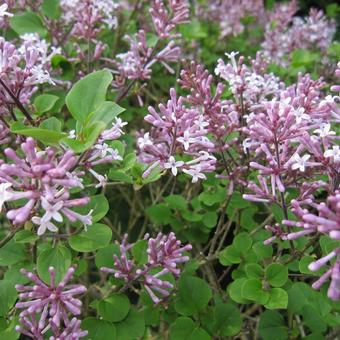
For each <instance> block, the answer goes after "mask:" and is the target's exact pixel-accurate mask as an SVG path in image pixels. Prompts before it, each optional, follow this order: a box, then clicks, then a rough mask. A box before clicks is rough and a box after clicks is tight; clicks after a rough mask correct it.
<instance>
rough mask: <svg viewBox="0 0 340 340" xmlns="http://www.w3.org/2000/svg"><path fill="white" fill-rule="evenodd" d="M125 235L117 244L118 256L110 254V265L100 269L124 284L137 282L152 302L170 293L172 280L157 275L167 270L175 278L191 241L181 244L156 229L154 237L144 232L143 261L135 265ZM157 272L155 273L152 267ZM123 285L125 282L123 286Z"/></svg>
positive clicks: (165, 272)
mask: <svg viewBox="0 0 340 340" xmlns="http://www.w3.org/2000/svg"><path fill="white" fill-rule="evenodd" d="M127 237H128V235H125V236H124V238H123V241H122V243H121V244H120V256H117V255H114V256H113V259H114V268H106V267H103V268H101V271H103V272H106V273H110V274H114V276H115V278H117V279H122V280H123V281H124V282H125V284H126V285H129V284H132V283H133V282H139V283H140V284H141V285H142V286H143V287H144V288H145V290H146V291H147V292H148V294H149V295H150V297H151V299H152V300H153V302H154V303H155V304H158V303H160V302H162V301H163V300H165V299H166V298H168V297H169V296H170V291H171V289H173V288H174V286H173V284H172V283H170V282H169V281H166V280H165V279H162V278H161V277H162V276H163V275H166V274H168V273H171V274H172V275H173V276H174V277H175V278H178V277H179V276H180V274H181V270H180V268H179V267H178V264H180V263H184V262H187V261H189V257H188V256H185V255H183V253H184V252H186V251H190V250H191V249H192V247H191V245H189V244H188V245H186V246H182V245H181V241H179V240H177V238H176V236H175V234H174V233H170V234H169V235H164V234H162V233H159V234H158V235H157V237H156V238H155V239H153V238H149V236H148V235H146V236H145V238H144V239H145V240H148V247H147V250H146V252H147V254H148V260H147V263H146V264H144V265H143V266H137V265H136V263H135V262H134V260H133V259H131V254H130V251H131V248H132V247H133V244H129V243H128V241H127ZM156 269H157V270H159V271H157V273H155V270H156ZM126 287H127V286H126Z"/></svg>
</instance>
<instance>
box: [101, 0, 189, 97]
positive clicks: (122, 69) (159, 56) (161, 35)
mask: <svg viewBox="0 0 340 340" xmlns="http://www.w3.org/2000/svg"><path fill="white" fill-rule="evenodd" d="M150 15H151V18H152V22H153V26H154V30H155V32H156V34H157V41H156V42H155V44H154V45H153V46H152V47H151V46H149V44H148V43H147V39H146V31H145V30H144V29H141V30H139V31H138V32H137V33H136V34H135V35H134V36H127V37H126V40H127V41H128V43H129V45H130V49H129V51H128V52H126V53H121V54H118V55H116V58H115V59H114V60H108V59H107V60H106V61H108V62H110V63H112V64H113V65H114V66H115V69H116V70H115V72H116V73H117V75H116V79H115V81H114V85H115V87H116V88H123V87H124V86H125V84H126V82H127V81H128V80H132V81H136V80H142V81H143V80H147V79H150V77H151V73H152V69H151V68H152V66H153V65H154V64H155V63H160V64H162V65H163V66H164V67H165V68H166V69H167V70H168V71H169V72H171V73H174V70H173V69H172V68H171V67H170V66H169V65H168V63H169V62H177V61H178V58H179V54H180V48H179V47H178V46H176V45H175V41H174V40H170V41H169V38H172V39H173V38H175V37H177V36H178V35H177V34H174V30H175V28H176V27H177V26H178V25H180V24H183V23H186V22H188V19H189V4H188V2H187V0H167V1H163V0H153V1H152V2H151V8H150ZM162 45H163V46H162ZM123 91H124V90H123ZM123 93H124V92H123ZM118 98H119V97H118ZM119 99H120V98H119ZM139 99H140V97H139ZM140 101H141V99H140Z"/></svg>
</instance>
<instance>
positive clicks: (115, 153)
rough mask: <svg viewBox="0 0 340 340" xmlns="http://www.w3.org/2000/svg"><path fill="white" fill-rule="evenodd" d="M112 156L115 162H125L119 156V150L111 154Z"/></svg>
mask: <svg viewBox="0 0 340 340" xmlns="http://www.w3.org/2000/svg"><path fill="white" fill-rule="evenodd" d="M111 156H112V158H113V160H114V161H122V160H123V158H122V156H121V155H120V154H119V152H118V150H117V149H114V150H113V151H112V152H111Z"/></svg>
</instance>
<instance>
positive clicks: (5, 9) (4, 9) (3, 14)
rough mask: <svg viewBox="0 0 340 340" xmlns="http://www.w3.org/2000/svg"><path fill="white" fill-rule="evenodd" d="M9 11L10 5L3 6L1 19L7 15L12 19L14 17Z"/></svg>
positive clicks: (0, 8) (0, 13) (0, 7)
mask: <svg viewBox="0 0 340 340" xmlns="http://www.w3.org/2000/svg"><path fill="white" fill-rule="evenodd" d="M7 9H8V5H7V4H2V5H1V6H0V18H1V17H4V16H5V15H7V16H8V17H12V16H13V14H12V13H9V12H7Z"/></svg>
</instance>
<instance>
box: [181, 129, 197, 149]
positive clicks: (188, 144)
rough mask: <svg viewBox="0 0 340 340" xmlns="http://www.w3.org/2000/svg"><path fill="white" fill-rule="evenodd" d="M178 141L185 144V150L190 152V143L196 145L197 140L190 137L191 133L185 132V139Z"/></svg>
mask: <svg viewBox="0 0 340 340" xmlns="http://www.w3.org/2000/svg"><path fill="white" fill-rule="evenodd" d="M177 141H178V142H179V143H181V144H183V146H184V150H188V149H189V147H190V143H195V142H196V139H195V138H192V137H190V132H189V131H188V130H185V131H184V135H183V137H178V138H177Z"/></svg>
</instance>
